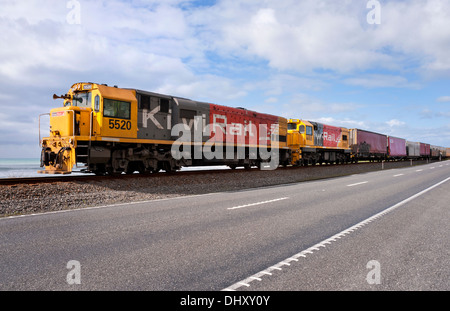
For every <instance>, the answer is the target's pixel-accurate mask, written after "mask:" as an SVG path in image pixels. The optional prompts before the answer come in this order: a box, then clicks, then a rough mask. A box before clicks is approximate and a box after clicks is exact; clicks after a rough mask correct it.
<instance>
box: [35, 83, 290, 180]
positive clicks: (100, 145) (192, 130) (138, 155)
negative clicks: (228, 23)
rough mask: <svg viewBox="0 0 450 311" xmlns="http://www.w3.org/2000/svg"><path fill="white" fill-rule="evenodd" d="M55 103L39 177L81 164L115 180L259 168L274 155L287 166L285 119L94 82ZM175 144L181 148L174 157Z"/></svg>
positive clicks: (75, 88) (43, 143)
mask: <svg viewBox="0 0 450 311" xmlns="http://www.w3.org/2000/svg"><path fill="white" fill-rule="evenodd" d="M53 98H54V99H59V98H60V99H63V100H64V102H63V106H62V107H59V108H55V109H52V110H51V111H50V113H49V114H48V115H49V116H50V135H49V137H45V138H43V139H42V140H41V147H42V152H41V167H45V169H44V170H42V171H40V173H47V174H49V173H50V174H51V173H53V174H57V173H59V174H68V173H71V172H72V169H73V167H74V166H78V163H81V165H82V166H83V167H84V171H85V172H93V173H96V174H98V175H103V174H111V175H112V174H120V173H123V172H125V173H133V172H135V171H139V172H140V173H149V172H156V171H159V170H161V169H163V170H165V171H173V170H177V169H179V168H180V167H181V166H192V165H228V166H230V167H231V168H235V167H237V166H244V167H250V166H253V165H259V166H261V165H262V164H264V163H265V162H268V161H270V159H271V157H272V158H274V159H275V158H276V161H277V163H281V164H288V163H289V162H290V149H289V148H288V147H287V120H286V119H285V118H282V117H278V116H273V115H268V114H262V113H258V112H254V111H250V110H246V109H243V108H230V107H225V106H220V105H215V104H210V103H204V102H198V101H192V100H189V99H186V98H180V97H174V96H168V95H162V94H157V93H152V92H147V91H142V90H137V89H125V88H118V87H111V86H107V85H104V84H96V83H76V84H74V85H73V86H72V87H71V88H70V90H69V91H68V92H67V94H65V95H61V96H57V95H53ZM186 133H187V134H186ZM178 145H181V146H182V147H180V148H183V150H179V149H177V150H175V152H174V148H173V146H178ZM205 146H207V147H208V148H209V149H208V148H207V149H208V150H209V153H206V152H203V151H204V150H203V149H204V148H205ZM199 148H200V149H199ZM264 150H265V151H266V152H265V153H264V152H263V151H264ZM179 154H182V155H183V156H177V155H179ZM211 154H212V156H211ZM278 161H279V162H278Z"/></svg>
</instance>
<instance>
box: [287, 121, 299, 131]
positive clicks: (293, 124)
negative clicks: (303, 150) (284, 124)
mask: <svg viewBox="0 0 450 311" xmlns="http://www.w3.org/2000/svg"><path fill="white" fill-rule="evenodd" d="M296 129H297V123H288V130H296Z"/></svg>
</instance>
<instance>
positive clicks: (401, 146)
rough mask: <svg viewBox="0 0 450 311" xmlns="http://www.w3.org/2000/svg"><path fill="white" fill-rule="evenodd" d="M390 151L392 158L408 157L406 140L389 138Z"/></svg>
mask: <svg viewBox="0 0 450 311" xmlns="http://www.w3.org/2000/svg"><path fill="white" fill-rule="evenodd" d="M388 151H389V157H391V158H403V157H406V139H403V138H398V137H392V136H389V137H388Z"/></svg>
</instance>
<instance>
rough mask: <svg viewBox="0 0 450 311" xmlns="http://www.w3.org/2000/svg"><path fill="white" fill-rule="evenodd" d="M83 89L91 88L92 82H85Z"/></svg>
mask: <svg viewBox="0 0 450 311" xmlns="http://www.w3.org/2000/svg"><path fill="white" fill-rule="evenodd" d="M83 90H92V84H85V85H84V86H83Z"/></svg>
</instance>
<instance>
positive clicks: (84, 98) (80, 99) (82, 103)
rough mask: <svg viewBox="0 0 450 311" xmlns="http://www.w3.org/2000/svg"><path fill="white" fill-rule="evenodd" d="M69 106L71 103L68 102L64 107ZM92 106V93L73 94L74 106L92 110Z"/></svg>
mask: <svg viewBox="0 0 450 311" xmlns="http://www.w3.org/2000/svg"><path fill="white" fill-rule="evenodd" d="M69 104H70V101H66V103H65V104H64V106H67V105H69ZM91 105H92V102H91V92H82V93H80V92H77V93H75V94H73V100H72V106H78V107H87V108H91Z"/></svg>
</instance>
